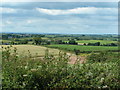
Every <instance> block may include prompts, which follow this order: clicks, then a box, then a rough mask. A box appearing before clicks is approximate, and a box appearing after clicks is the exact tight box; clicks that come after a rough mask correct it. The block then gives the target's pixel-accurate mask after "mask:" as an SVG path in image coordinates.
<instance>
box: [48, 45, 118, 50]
mask: <svg viewBox="0 0 120 90" xmlns="http://www.w3.org/2000/svg"><path fill="white" fill-rule="evenodd" d="M47 47H50V48H58V49H62V50H67V51H74V49H77V50H80V51H82V52H83V51H104V50H118V47H113V46H80V45H48V46H47Z"/></svg>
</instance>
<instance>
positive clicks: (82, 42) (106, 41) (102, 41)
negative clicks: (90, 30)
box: [66, 40, 117, 44]
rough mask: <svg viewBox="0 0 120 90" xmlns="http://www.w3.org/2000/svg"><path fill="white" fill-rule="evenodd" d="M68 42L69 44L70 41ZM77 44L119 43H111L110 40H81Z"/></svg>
mask: <svg viewBox="0 0 120 90" xmlns="http://www.w3.org/2000/svg"><path fill="white" fill-rule="evenodd" d="M66 42H68V41H66ZM76 42H78V43H81V44H84V43H86V44H88V43H96V42H100V43H101V44H110V43H117V41H110V40H79V41H76Z"/></svg>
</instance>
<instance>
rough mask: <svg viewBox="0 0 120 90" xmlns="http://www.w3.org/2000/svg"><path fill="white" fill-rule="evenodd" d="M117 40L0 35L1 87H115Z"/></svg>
mask: <svg viewBox="0 0 120 90" xmlns="http://www.w3.org/2000/svg"><path fill="white" fill-rule="evenodd" d="M117 40H118V39H117V35H102V36H101V35H58V34H52V35H49V34H3V40H2V43H1V46H2V48H0V52H1V51H2V74H3V75H2V76H0V77H1V78H2V81H3V82H2V85H3V88H24V89H33V90H34V89H36V88H39V89H45V88H81V87H82V88H97V89H98V88H116V87H117V88H118V87H119V86H120V82H119V78H120V77H119V68H118V62H119V61H120V59H119V55H118V43H117ZM83 43H85V44H83Z"/></svg>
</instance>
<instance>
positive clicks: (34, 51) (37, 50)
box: [2, 45, 59, 56]
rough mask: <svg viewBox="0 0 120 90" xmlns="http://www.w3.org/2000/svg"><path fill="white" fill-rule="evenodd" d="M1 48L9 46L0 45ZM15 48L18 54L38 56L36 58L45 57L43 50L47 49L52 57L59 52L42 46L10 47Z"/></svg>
mask: <svg viewBox="0 0 120 90" xmlns="http://www.w3.org/2000/svg"><path fill="white" fill-rule="evenodd" d="M2 46H3V47H8V46H9V45H2ZM15 47H16V48H17V51H18V53H19V54H20V55H21V54H22V55H23V54H24V55H27V54H29V52H30V54H31V55H32V56H35V55H38V56H44V55H45V50H46V49H48V50H49V53H51V54H53V55H57V54H58V53H59V50H57V49H51V48H46V47H43V46H35V45H12V48H15Z"/></svg>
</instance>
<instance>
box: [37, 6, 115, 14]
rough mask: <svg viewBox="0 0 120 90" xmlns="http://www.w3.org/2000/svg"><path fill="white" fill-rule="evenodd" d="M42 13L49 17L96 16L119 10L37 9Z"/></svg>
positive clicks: (88, 8)
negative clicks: (68, 15)
mask: <svg viewBox="0 0 120 90" xmlns="http://www.w3.org/2000/svg"><path fill="white" fill-rule="evenodd" d="M36 10H37V11H39V12H40V13H45V14H49V15H66V14H95V13H100V12H105V13H106V12H107V13H110V12H112V13H113V11H114V12H115V11H117V8H95V7H81V8H74V9H67V10H60V9H44V8H36Z"/></svg>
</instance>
